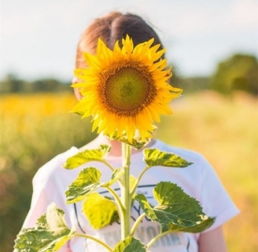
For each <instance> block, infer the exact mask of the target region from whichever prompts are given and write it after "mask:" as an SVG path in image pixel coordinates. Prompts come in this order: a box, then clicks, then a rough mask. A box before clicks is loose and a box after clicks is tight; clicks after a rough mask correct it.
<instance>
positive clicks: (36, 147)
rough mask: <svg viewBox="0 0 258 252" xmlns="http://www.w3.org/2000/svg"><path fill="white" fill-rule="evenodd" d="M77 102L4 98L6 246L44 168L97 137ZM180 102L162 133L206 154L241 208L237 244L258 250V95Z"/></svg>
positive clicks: (1, 173) (231, 228)
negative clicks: (35, 178)
mask: <svg viewBox="0 0 258 252" xmlns="http://www.w3.org/2000/svg"><path fill="white" fill-rule="evenodd" d="M74 104H75V99H74V97H73V96H72V95H71V94H65V93H64V94H37V95H27V96H26V95H23V96H18V95H8V96H1V97H0V198H1V204H0V244H1V245H0V251H5V252H8V251H12V246H13V240H14V237H15V235H16V234H17V232H18V230H19V228H20V226H21V224H22V221H23V220H24V217H25V215H26V213H27V211H28V208H29V204H30V197H31V178H32V176H33V174H34V173H35V172H36V170H37V169H38V168H39V167H40V166H41V165H43V164H44V163H45V162H46V161H48V160H49V159H51V158H52V157H53V156H55V155H56V154H58V153H60V152H62V151H65V150H66V149H68V148H70V147H71V146H72V145H75V146H82V145H84V144H85V143H87V142H88V141H89V140H90V139H92V138H93V137H94V135H92V134H91V132H90V124H89V121H88V120H81V119H80V118H79V117H78V116H76V115H73V114H69V113H67V112H68V111H69V110H70V109H71V108H72V106H73V105H74ZM173 107H174V111H175V114H174V115H173V116H172V117H164V118H163V120H162V122H161V123H160V126H159V130H158V132H157V137H158V138H160V139H162V140H164V141H165V142H167V143H169V144H172V145H175V146H179V147H183V148H188V149H192V150H195V151H198V152H200V153H202V154H203V155H204V156H206V158H207V159H208V160H209V161H210V163H211V164H212V165H213V166H214V167H215V169H216V171H217V173H218V175H219V177H220V179H221V180H222V182H223V184H224V185H225V187H226V189H227V190H228V192H229V193H230V195H231V196H232V198H233V200H234V201H235V203H236V204H237V206H238V207H239V208H240V209H241V214H240V215H239V216H238V217H236V218H234V219H233V220H231V221H229V222H228V223H227V224H226V225H225V236H226V240H227V243H228V247H229V251H233V252H240V251H241V252H242V251H246V252H249V251H250V252H253V251H258V240H257V238H256V237H257V236H258V230H257V227H258V192H257V177H258V176H257V175H258V169H257V168H258V159H257V153H258V130H257V125H258V100H257V99H255V98H253V97H251V96H248V95H246V94H244V93H236V94H234V95H233V96H231V97H227V98H225V97H222V96H220V95H218V94H216V93H213V92H202V93H198V94H192V95H188V96H186V97H182V98H180V99H178V100H177V101H175V102H174V105H173Z"/></svg>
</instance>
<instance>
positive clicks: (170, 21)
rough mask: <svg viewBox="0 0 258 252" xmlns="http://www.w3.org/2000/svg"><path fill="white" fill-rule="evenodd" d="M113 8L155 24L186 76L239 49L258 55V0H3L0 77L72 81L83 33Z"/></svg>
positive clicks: (207, 71) (206, 70)
mask: <svg viewBox="0 0 258 252" xmlns="http://www.w3.org/2000/svg"><path fill="white" fill-rule="evenodd" d="M112 10H117V11H122V12H132V13H136V14H138V15H141V16H142V17H143V18H144V19H145V20H146V21H147V22H148V23H149V24H151V25H152V26H153V27H154V29H155V30H156V31H157V33H158V34H159V36H160V37H161V40H162V41H163V43H164V46H165V47H166V48H167V57H168V59H169V61H170V62H171V63H173V64H174V65H175V66H176V69H177V72H178V73H179V74H181V75H184V76H197V75H199V76H200V75H209V74H212V73H213V72H214V70H215V67H216V64H217V63H218V62H219V61H221V60H223V59H225V58H226V57H228V56H230V55H231V54H233V53H236V52H242V53H249V54H254V55H256V56H258V0H217V1H212V0H159V1H158V0H44V1H39V0H24V1H20V0H1V2H0V14H1V15H0V16H1V18H0V79H2V78H4V76H6V74H8V73H16V74H17V75H18V76H20V77H22V78H27V79H35V78H44V77H49V76H51V77H55V78H60V79H63V80H69V79H72V75H73V69H74V57H75V49H76V44H77V41H78V39H79V36H80V34H81V32H82V31H83V30H84V29H85V27H87V26H88V25H89V24H90V22H91V21H92V20H93V19H94V18H96V17H99V16H102V15H105V14H106V13H108V12H109V11H112Z"/></svg>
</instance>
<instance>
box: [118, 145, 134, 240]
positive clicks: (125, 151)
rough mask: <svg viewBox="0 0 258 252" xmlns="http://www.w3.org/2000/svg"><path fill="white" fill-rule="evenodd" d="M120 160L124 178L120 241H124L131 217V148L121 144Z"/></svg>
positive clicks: (128, 232)
mask: <svg viewBox="0 0 258 252" xmlns="http://www.w3.org/2000/svg"><path fill="white" fill-rule="evenodd" d="M122 159H123V169H124V177H123V183H122V188H121V198H122V203H123V206H124V208H123V214H122V218H121V239H122V240H124V239H125V238H126V237H127V236H128V235H129V234H130V228H131V227H130V216H131V201H132V198H131V194H130V160H131V147H130V145H128V144H126V143H122Z"/></svg>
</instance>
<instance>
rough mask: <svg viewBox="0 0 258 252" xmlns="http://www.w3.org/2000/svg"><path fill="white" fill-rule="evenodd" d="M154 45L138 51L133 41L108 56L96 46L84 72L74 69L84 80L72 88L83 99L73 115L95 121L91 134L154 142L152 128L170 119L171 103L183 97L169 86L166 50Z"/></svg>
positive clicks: (87, 56)
mask: <svg viewBox="0 0 258 252" xmlns="http://www.w3.org/2000/svg"><path fill="white" fill-rule="evenodd" d="M153 42H154V39H150V40H149V41H147V42H144V43H141V44H138V45H137V46H135V47H134V45H133V41H132V39H131V38H130V37H129V36H126V38H125V39H123V40H122V46H121V47H120V46H119V44H118V41H117V42H116V43H115V46H114V49H113V50H110V49H109V48H108V47H107V46H106V45H105V44H104V43H103V42H102V40H100V39H99V40H98V45H97V50H96V55H92V54H89V53H84V57H85V60H86V63H87V65H88V67H87V68H85V69H76V70H75V75H76V77H77V78H78V79H79V80H80V81H79V83H74V84H72V85H71V86H72V87H77V88H79V89H80V92H81V94H82V95H83V98H82V99H81V100H80V101H79V102H78V103H77V104H76V106H75V107H74V108H73V110H72V112H76V113H79V114H81V115H82V117H88V116H92V118H93V130H95V129H96V130H97V132H98V133H101V132H102V133H104V134H105V135H109V136H113V135H116V136H117V137H120V136H126V137H127V138H128V140H129V141H130V140H132V138H133V137H135V136H136V135H138V137H140V138H141V139H146V138H150V137H151V134H152V130H153V128H154V127H153V126H154V122H155V121H156V122H158V121H159V120H160V115H162V114H170V113H171V112H172V111H171V108H170V106H169V102H170V101H171V99H173V98H175V97H177V96H179V95H180V94H181V91H182V90H181V89H178V88H175V87H172V86H171V85H170V84H169V83H168V80H169V78H170V77H171V70H170V69H168V67H167V61H166V60H165V59H163V58H161V56H162V55H163V54H164V52H165V50H164V49H162V50H159V47H160V45H155V46H152V44H153Z"/></svg>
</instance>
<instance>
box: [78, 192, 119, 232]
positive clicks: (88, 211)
mask: <svg viewBox="0 0 258 252" xmlns="http://www.w3.org/2000/svg"><path fill="white" fill-rule="evenodd" d="M82 211H83V214H84V215H85V217H86V218H87V220H88V221H89V223H90V224H91V226H92V227H93V228H95V229H100V228H103V227H105V226H107V225H109V224H112V223H113V222H114V221H117V220H118V212H117V207H116V204H115V203H114V202H113V201H112V200H110V199H107V198H105V197H103V196H102V195H100V194H99V193H91V194H88V195H87V196H86V198H85V199H84V201H83V208H82Z"/></svg>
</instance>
